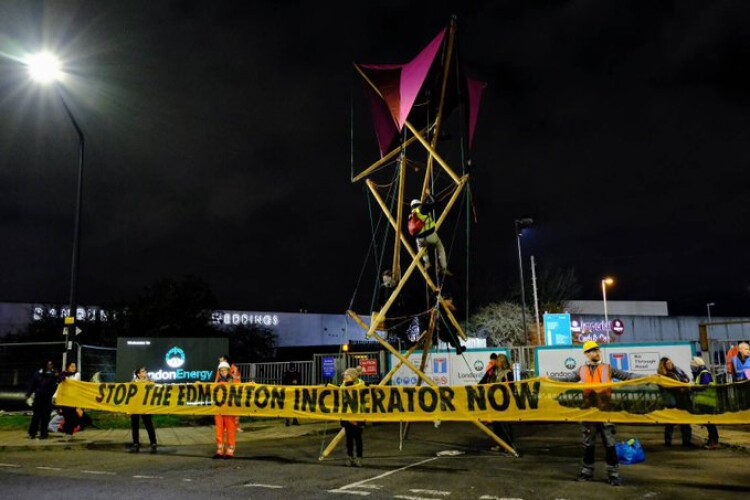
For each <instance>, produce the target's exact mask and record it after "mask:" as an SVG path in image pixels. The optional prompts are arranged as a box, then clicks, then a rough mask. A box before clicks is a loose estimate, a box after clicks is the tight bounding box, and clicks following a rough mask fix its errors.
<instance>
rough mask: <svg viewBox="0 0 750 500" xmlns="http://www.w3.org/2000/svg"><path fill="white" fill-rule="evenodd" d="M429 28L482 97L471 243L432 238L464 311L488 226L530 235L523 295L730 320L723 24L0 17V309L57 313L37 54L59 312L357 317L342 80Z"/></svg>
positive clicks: (418, 40)
mask: <svg viewBox="0 0 750 500" xmlns="http://www.w3.org/2000/svg"><path fill="white" fill-rule="evenodd" d="M452 14H455V15H456V18H457V26H458V41H457V43H458V50H459V54H460V57H461V60H462V61H464V62H466V64H471V65H472V66H473V67H474V68H475V70H476V71H477V74H478V76H480V77H481V78H483V79H484V80H485V81H486V82H487V84H488V86H487V89H486V91H485V94H484V100H483V103H482V109H481V112H480V116H479V123H478V126H477V132H476V136H475V138H474V144H473V149H472V151H471V160H472V168H471V183H470V190H471V194H472V199H473V210H474V212H475V214H476V222H472V223H471V224H470V226H469V234H470V238H469V240H468V243H467V240H466V238H465V237H464V236H463V234H464V232H465V228H464V229H463V230H460V229H455V232H456V234H460V236H458V237H454V233H453V231H454V226H446V228H445V231H441V235H442V236H443V240H444V241H446V242H452V243H450V247H451V248H460V249H459V250H456V252H455V253H453V252H451V263H450V267H451V268H452V269H453V270H454V272H455V273H456V278H455V279H456V281H460V282H462V283H465V282H468V283H469V284H470V285H469V290H470V292H469V296H470V301H471V304H472V307H477V306H480V305H483V304H486V303H488V302H492V301H499V300H502V299H504V298H505V297H506V296H508V293H509V290H511V289H512V288H513V287H514V286H517V282H518V261H517V259H518V256H517V250H516V239H515V231H514V222H513V221H514V220H515V219H517V218H520V217H533V218H534V220H535V224H534V225H533V226H532V227H531V228H530V229H529V230H527V231H526V232H524V236H523V243H522V244H523V253H524V257H525V258H526V259H527V260H526V266H527V269H526V277H527V279H528V278H530V276H529V269H528V265H529V264H528V258H529V257H530V256H531V255H534V257H535V260H536V262H537V265H538V266H546V267H549V268H560V269H567V268H573V269H575V272H576V274H577V276H578V279H579V281H580V284H581V288H582V293H581V296H580V297H577V298H581V299H592V300H593V299H599V298H601V289H600V282H601V279H602V277H604V276H613V277H614V278H615V280H616V284H615V285H614V286H613V287H612V288H610V289H609V291H608V299H610V300H663V301H668V303H669V308H670V313H672V314H695V315H702V314H704V313H705V311H706V303H708V302H715V303H716V306H714V307H713V309H712V313H713V314H714V315H716V316H729V315H741V316H748V315H750V307H748V305H749V304H750V264H748V257H747V255H746V253H747V252H746V249H747V248H748V246H749V245H750V236H748V234H749V231H748V229H747V227H746V224H747V222H748V221H750V209H749V208H748V205H749V200H750V196H748V194H749V193H748V191H750V183H748V175H747V173H746V169H747V166H748V164H750V77H749V76H750V71H748V70H747V67H748V64H749V63H750V31H748V29H747V26H748V23H750V2H743V1H736V2H693V1H671V2H670V1H649V2H628V1H618V2H603V1H590V0H589V1H551V0H550V1H545V2H528V1H521V0H516V1H461V2H447V1H421V2H408V1H403V0H398V1H349V2H301V1H282V0H276V1H269V2H228V1H227V2H222V1H216V2H208V1H206V2H202V1H158V0H129V1H126V2H123V1H81V2H76V1H65V2H61V1H59V2H52V1H50V2H40V1H10V0H3V1H2V2H0V190H1V192H0V234H2V239H3V243H2V245H0V276H1V279H0V285H1V286H0V301H17V302H44V303H56V304H65V303H66V302H67V300H68V289H69V286H70V261H71V249H72V239H73V238H72V236H73V222H74V207H75V193H76V175H77V167H78V149H77V136H76V134H75V131H74V129H73V127H72V125H71V123H70V121H69V120H68V117H67V116H66V114H65V111H64V108H63V106H62V104H61V102H60V99H59V97H58V96H57V95H56V94H55V93H54V91H52V90H50V89H49V88H47V89H44V88H41V87H39V86H38V85H36V84H34V83H33V82H31V81H29V79H28V76H27V73H26V68H25V66H24V65H23V64H21V63H20V61H21V60H22V59H23V58H24V57H25V56H26V55H27V54H29V53H34V52H37V51H39V50H40V49H42V48H46V49H48V50H52V51H55V52H57V53H58V54H60V56H61V58H62V59H63V61H64V68H65V71H66V72H67V73H68V77H67V79H66V80H65V82H64V95H65V99H66V102H68V104H69V106H70V109H71V111H72V112H73V114H74V115H75V117H76V119H77V120H78V122H79V123H80V125H81V127H82V129H83V131H84V134H85V137H86V159H85V173H84V192H83V198H84V202H83V221H82V232H81V238H82V239H81V260H80V276H79V288H78V290H79V291H78V302H79V304H86V305H101V304H105V303H111V302H113V301H117V300H123V299H125V300H126V299H129V298H132V297H133V296H134V295H135V294H137V293H139V292H140V291H142V289H143V288H144V287H146V286H149V285H152V284H154V283H155V282H156V281H157V280H159V279H160V278H165V277H179V276H183V275H194V276H198V277H200V278H202V279H204V280H205V281H206V282H207V283H208V284H209V286H210V287H211V289H212V290H213V291H214V293H215V294H216V295H217V297H218V299H219V301H220V303H221V305H222V307H225V308H232V309H243V310H255V311H262V310H271V311H297V310H300V309H306V310H308V311H309V312H321V313H338V312H343V311H345V310H346V309H347V308H348V307H349V306H350V303H352V305H353V306H354V308H355V309H356V310H358V311H360V312H365V313H366V312H367V308H368V307H369V306H370V300H371V295H372V290H373V287H374V284H375V283H376V272H375V271H374V270H373V269H374V267H373V264H372V263H371V262H370V261H369V259H368V255H370V256H371V255H372V254H371V253H368V249H369V245H370V239H371V236H372V234H371V225H370V224H371V223H370V210H371V207H370V205H369V202H368V194H367V192H366V190H365V188H364V185H363V184H362V183H352V182H351V174H352V161H351V159H352V158H354V166H353V170H354V172H355V173H357V172H359V171H361V170H362V169H363V168H365V167H367V166H369V165H370V164H371V163H372V162H374V161H376V160H377V159H378V157H379V155H378V150H377V144H376V141H375V135H374V133H373V130H372V127H371V126H370V125H369V116H370V115H369V108H368V107H367V104H366V100H365V97H364V94H363V89H364V86H363V81H362V79H361V78H360V77H359V75H358V74H357V73H356V72H355V70H354V69H353V66H352V63H353V62H364V63H405V62H408V61H409V60H410V59H412V58H413V57H414V56H416V54H417V53H418V52H419V51H420V50H421V49H422V48H423V47H424V46H425V45H426V44H427V43H429V42H430V41H431V40H432V39H433V38H434V36H435V35H436V34H437V33H438V32H439V31H440V30H441V29H443V28H444V27H446V26H447V25H448V23H449V21H450V16H451V15H452ZM450 141H451V138H450V137H448V138H447V139H446V143H449V142H450ZM454 142H457V139H456V138H455V137H454ZM439 147H440V146H439ZM446 147H450V145H446ZM454 167H455V169H456V170H458V171H461V168H462V166H461V165H460V164H459V165H454ZM391 172H392V171H391ZM383 175H388V174H387V172H383ZM417 195H418V193H417V192H410V193H407V197H408V198H411V197H414V196H417ZM463 210H464V212H463V215H457V219H458V220H460V219H461V217H464V216H465V211H466V209H465V208H463ZM462 231H464V232H462ZM466 249H468V255H469V258H468V259H466V257H465V255H464V253H465V250H466ZM460 286H464V285H463V284H462V285H460ZM456 287H457V288H458V285H456ZM527 287H530V280H529V281H528V282H527ZM353 299H354V301H353V302H352V300H353Z"/></svg>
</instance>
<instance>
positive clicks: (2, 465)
mask: <svg viewBox="0 0 750 500" xmlns="http://www.w3.org/2000/svg"><path fill="white" fill-rule="evenodd" d="M0 467H21V466H20V465H18V464H0Z"/></svg>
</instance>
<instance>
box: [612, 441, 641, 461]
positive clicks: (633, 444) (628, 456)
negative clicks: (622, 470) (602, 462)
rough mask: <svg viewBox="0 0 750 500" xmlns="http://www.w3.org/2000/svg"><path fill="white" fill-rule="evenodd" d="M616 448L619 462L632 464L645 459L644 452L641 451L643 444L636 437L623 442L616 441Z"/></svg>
mask: <svg viewBox="0 0 750 500" xmlns="http://www.w3.org/2000/svg"><path fill="white" fill-rule="evenodd" d="M615 448H616V450H617V458H619V459H620V463H621V464H625V465H633V464H637V463H641V462H645V461H646V452H645V451H643V446H641V442H640V440H638V439H630V440H628V441H627V442H624V443H617V445H615Z"/></svg>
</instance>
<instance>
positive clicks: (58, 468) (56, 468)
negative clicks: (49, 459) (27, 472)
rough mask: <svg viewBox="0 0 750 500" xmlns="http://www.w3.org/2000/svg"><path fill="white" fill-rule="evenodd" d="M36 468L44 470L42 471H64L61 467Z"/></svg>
mask: <svg viewBox="0 0 750 500" xmlns="http://www.w3.org/2000/svg"><path fill="white" fill-rule="evenodd" d="M36 468H37V469H42V470H62V469H61V468H60V467H44V466H39V467H36Z"/></svg>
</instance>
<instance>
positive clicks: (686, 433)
mask: <svg viewBox="0 0 750 500" xmlns="http://www.w3.org/2000/svg"><path fill="white" fill-rule="evenodd" d="M657 373H658V374H659V375H663V376H665V377H669V378H671V379H672V380H676V381H677V382H683V383H686V384H687V383H689V382H690V377H688V375H687V374H686V373H685V372H684V371H683V370H681V369H680V368H678V367H677V366H675V364H674V362H673V361H672V360H671V359H669V358H668V357H667V356H664V357H663V358H661V359H660V360H659V367H658V369H657ZM667 395H668V396H669V398H668V399H669V401H670V402H671V403H670V404H669V405H668V406H669V407H672V406H673V405H674V407H676V408H677V409H683V410H686V409H688V408H689V407H690V393H689V392H688V391H687V390H685V389H677V390H670V391H669V392H668V393H667ZM679 426H680V434H681V436H682V446H684V447H686V448H692V447H693V446H694V445H693V442H692V438H693V429H692V427H690V425H689V424H679ZM674 427H675V426H674V424H667V425H665V426H664V445H665V446H672V434H673V433H674Z"/></svg>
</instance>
